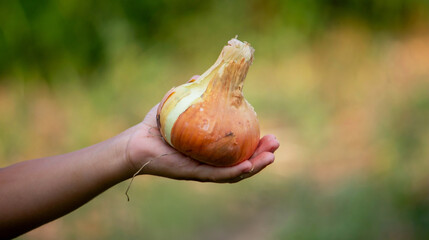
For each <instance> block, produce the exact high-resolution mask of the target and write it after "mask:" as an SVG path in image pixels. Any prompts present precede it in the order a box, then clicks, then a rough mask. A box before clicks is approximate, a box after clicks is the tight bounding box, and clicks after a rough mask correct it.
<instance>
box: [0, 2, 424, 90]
mask: <svg viewBox="0 0 429 240" xmlns="http://www.w3.org/2000/svg"><path fill="white" fill-rule="evenodd" d="M425 10H428V2H427V1H419V0H394V1H381V0H365V1H356V0H347V1H337V0H323V1H318V0H305V1H289V0H287V1H275V0H269V1H266V0H264V1H261V0H252V1H225V0H224V1H190V0H187V1H175V0H163V1H137V0H127V1H97V0H89V1H85V2H79V1H61V2H57V1H51V0H43V1H38V2H37V3H36V2H34V1H29V0H20V1H4V2H2V3H0V53H1V54H0V81H11V80H13V81H29V79H30V78H32V76H34V74H37V75H39V78H38V79H39V80H42V81H47V82H52V81H61V80H58V79H56V77H55V76H56V75H58V73H59V72H60V73H62V72H63V71H68V70H69V69H72V70H73V71H76V72H78V73H79V74H80V75H82V76H85V79H86V81H85V82H88V81H95V80H94V79H93V78H91V77H88V76H90V75H91V74H92V73H93V72H94V71H97V69H99V68H101V67H103V66H104V64H105V62H106V61H110V59H109V56H107V55H106V54H107V52H108V51H109V47H110V45H111V43H110V42H111V41H112V39H111V38H110V35H109V34H106V32H109V31H110V28H111V27H112V25H113V26H114V25H115V23H116V22H118V21H119V22H120V23H121V24H122V26H123V28H126V29H128V32H129V34H130V37H131V39H128V40H127V44H137V45H138V46H139V48H141V49H143V50H144V51H146V50H150V49H153V48H156V50H157V51H159V52H165V51H173V52H175V53H176V54H177V56H178V57H181V58H182V57H184V56H185V57H186V55H188V56H189V55H191V57H192V55H193V54H194V53H193V50H192V47H194V44H195V45H196V46H204V45H209V46H211V45H213V43H217V42H219V41H220V42H223V41H224V39H226V38H229V37H232V36H234V35H236V34H240V35H241V34H245V35H248V34H249V35H258V34H259V35H260V34H272V32H273V30H275V31H295V32H298V33H299V34H301V35H302V36H303V37H304V38H305V39H314V38H315V37H316V36H317V34H319V33H320V32H322V31H324V30H325V29H327V28H328V27H329V26H331V25H332V24H334V25H336V24H338V23H341V22H342V21H344V20H346V21H347V19H355V20H357V21H359V22H362V23H364V24H366V25H368V26H370V27H371V28H374V29H377V30H380V29H382V30H383V31H392V30H393V31H396V30H398V29H404V28H405V27H407V26H408V25H410V24H411V23H412V21H414V20H415V18H419V17H423V18H424V19H423V20H425V19H426V20H427V14H419V13H422V12H423V13H424V11H425ZM216 46H217V44H216ZM208 50H210V47H209V49H208Z"/></svg>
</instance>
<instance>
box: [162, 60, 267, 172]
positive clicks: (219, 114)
mask: <svg viewBox="0 0 429 240" xmlns="http://www.w3.org/2000/svg"><path fill="white" fill-rule="evenodd" d="M252 53H253V52H252ZM222 56H223V52H222V53H221V56H220V58H219V59H218V62H219V61H222ZM252 60H253V55H252V56H251V58H250V59H248V60H247V61H246V60H245V58H244V57H242V58H241V60H228V61H226V62H223V63H224V68H223V70H222V71H217V72H216V74H215V75H214V76H213V78H212V79H210V82H209V83H208V85H207V89H206V90H205V92H204V93H203V94H202V96H201V97H200V98H201V99H200V100H198V101H197V102H194V103H193V104H191V105H190V106H189V107H188V108H187V109H186V110H185V111H184V112H182V113H181V114H180V115H179V117H178V118H177V119H176V121H175V122H174V124H173V127H172V129H171V145H172V147H174V148H175V149H176V150H177V151H179V152H181V153H183V154H184V155H187V156H189V157H191V158H193V159H195V160H198V161H200V162H202V163H206V164H209V165H212V166H218V167H227V166H233V165H236V164H238V163H240V162H242V161H244V160H247V159H249V158H250V157H251V156H252V155H253V153H254V151H255V149H256V147H257V145H258V143H259V123H258V119H257V116H256V113H255V112H254V110H253V107H252V106H251V105H250V104H249V103H248V102H247V101H246V100H245V99H244V97H243V95H242V88H243V81H244V79H245V77H246V75H247V71H248V68H249V66H250V65H251V63H252ZM192 81H193V80H192V79H191V80H190V82H192ZM174 94H176V89H175V88H173V89H171V90H170V91H169V92H167V94H166V95H165V96H164V98H163V99H162V101H161V103H160V105H159V107H158V112H157V123H158V127H159V129H160V131H161V134H162V136H163V137H165V133H164V129H163V128H162V127H163V126H162V120H160V119H162V116H161V114H162V108H163V106H164V104H165V103H166V102H167V101H169V98H170V97H171V96H174Z"/></svg>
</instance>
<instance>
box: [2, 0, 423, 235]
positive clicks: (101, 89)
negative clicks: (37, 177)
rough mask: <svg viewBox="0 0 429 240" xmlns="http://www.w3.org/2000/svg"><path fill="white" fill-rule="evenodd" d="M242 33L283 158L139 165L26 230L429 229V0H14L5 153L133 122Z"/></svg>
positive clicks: (8, 160)
mask: <svg viewBox="0 0 429 240" xmlns="http://www.w3.org/2000/svg"><path fill="white" fill-rule="evenodd" d="M236 35H238V36H239V39H241V40H245V41H248V42H250V43H251V44H252V46H253V47H254V48H255V49H256V52H255V60H254V63H253V66H252V67H251V69H250V71H249V73H248V76H247V79H246V82H245V87H244V95H245V97H246V98H247V100H248V101H249V102H250V103H251V104H252V105H253V106H254V107H255V110H256V111H257V113H258V116H259V119H260V123H261V129H262V133H263V134H268V133H272V134H275V135H276V136H277V138H278V139H279V141H280V143H281V147H280V149H279V150H278V152H277V153H276V162H275V163H274V164H273V165H271V166H270V167H269V168H267V169H266V170H265V171H263V172H261V173H260V174H259V175H257V176H255V177H253V178H251V179H248V180H246V181H243V182H240V183H238V184H220V185H218V184H210V183H204V184H203V183H194V182H186V181H172V180H168V179H161V178H157V177H149V176H144V177H138V178H137V179H136V181H134V184H133V186H132V188H131V191H130V197H131V201H130V202H127V200H126V197H125V194H124V193H125V190H126V186H127V184H128V182H124V183H121V184H119V185H117V186H115V187H113V188H112V189H110V190H108V191H107V192H105V193H103V194H102V195H100V196H99V197H97V198H96V199H94V200H93V201H91V202H90V203H89V204H87V205H85V206H84V207H82V208H80V209H78V210H77V211H74V212H73V213H71V214H69V215H67V216H65V217H63V218H61V219H58V220H56V221H54V222H51V223H49V224H46V225H44V226H43V227H41V228H39V229H36V230H34V231H32V232H29V233H27V234H25V235H23V236H21V237H20V238H19V239H28V240H30V239H139V238H141V239H233V240H239V239H329V240H331V239H427V237H428V236H429V1H427V0H390V1H383V0H301V1H292V0H285V1H275V0H249V1H244V0H239V1H227V0H219V1H215V0H207V1H191V0H184V1H179V0H161V1H138V0H126V1H110V0H109V1H97V0H87V1H71V0H65V1H53V0H39V1H32V0H16V1H1V2H0V164H1V165H0V166H1V167H4V166H7V165H9V164H12V163H15V162H19V161H23V160H26V159H32V158H37V157H43V156H48V155H54V154H60V153H64V152H68V151H73V150H76V149H79V148H82V147H85V146H88V145H91V144H94V143H97V142H99V141H102V140H105V139H107V138H109V137H112V136H114V135H116V134H118V133H120V132H121V131H123V130H125V129H127V128H129V127H131V126H132V125H134V124H136V123H138V122H139V121H141V119H142V118H143V117H144V116H145V114H146V112H147V111H148V110H149V109H150V108H151V107H152V106H153V105H155V104H156V103H157V102H159V101H160V99H161V98H162V97H163V95H164V93H165V92H166V91H168V90H169V89H170V88H171V87H172V86H177V85H179V84H181V83H184V82H185V81H187V80H188V79H189V78H190V77H191V76H192V75H194V74H201V73H203V72H204V71H205V70H206V69H207V68H208V67H209V66H211V64H212V63H213V62H214V61H215V59H216V58H217V56H218V54H219V52H220V50H221V48H222V47H223V45H225V44H226V42H227V41H228V40H229V39H231V38H233V37H235V36H236ZM94 171H96V169H94ZM29 194H31V193H29ZM0 214H1V213H0Z"/></svg>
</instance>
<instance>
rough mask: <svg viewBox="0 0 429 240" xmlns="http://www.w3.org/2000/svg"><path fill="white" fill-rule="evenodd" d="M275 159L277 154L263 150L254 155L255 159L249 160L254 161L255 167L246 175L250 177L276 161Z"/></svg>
mask: <svg viewBox="0 0 429 240" xmlns="http://www.w3.org/2000/svg"><path fill="white" fill-rule="evenodd" d="M274 159H275V156H274V153H272V152H263V153H261V154H259V155H258V156H256V157H254V158H253V159H250V160H249V161H250V162H251V163H252V165H253V168H252V170H251V171H250V172H249V173H247V174H245V176H246V177H250V176H253V175H255V174H257V173H258V172H260V171H261V170H262V169H264V168H265V167H267V166H268V165H270V164H272V163H273V162H274Z"/></svg>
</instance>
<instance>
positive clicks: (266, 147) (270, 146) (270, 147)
mask: <svg viewBox="0 0 429 240" xmlns="http://www.w3.org/2000/svg"><path fill="white" fill-rule="evenodd" d="M279 146H280V143H279V141H277V139H276V137H275V136H274V135H272V134H269V135H266V136H264V137H262V138H261V140H259V144H258V147H257V148H256V150H255V152H254V153H253V155H252V157H251V158H253V157H255V156H258V155H259V154H260V153H262V152H271V153H274V152H275V151H276V150H277V149H278V148H279Z"/></svg>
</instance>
